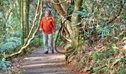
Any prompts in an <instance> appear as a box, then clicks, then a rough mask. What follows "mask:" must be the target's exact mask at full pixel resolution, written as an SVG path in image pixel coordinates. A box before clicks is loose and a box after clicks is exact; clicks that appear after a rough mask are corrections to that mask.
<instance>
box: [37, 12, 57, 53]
mask: <svg viewBox="0 0 126 74" xmlns="http://www.w3.org/2000/svg"><path fill="white" fill-rule="evenodd" d="M39 30H40V31H42V33H43V42H44V53H45V54H48V51H49V49H50V50H51V51H52V53H54V49H53V36H52V35H53V34H54V33H55V32H56V24H55V20H54V18H53V17H52V16H51V11H50V10H45V16H44V17H43V18H42V20H41V23H40V28H39Z"/></svg>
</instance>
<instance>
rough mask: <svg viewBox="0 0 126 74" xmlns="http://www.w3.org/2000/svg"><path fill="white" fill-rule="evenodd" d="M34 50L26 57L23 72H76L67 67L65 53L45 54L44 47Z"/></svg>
mask: <svg viewBox="0 0 126 74" xmlns="http://www.w3.org/2000/svg"><path fill="white" fill-rule="evenodd" d="M34 50H35V52H33V53H32V54H31V55H29V56H28V57H26V58H25V61H24V62H23V65H22V69H23V73H22V74H74V73H72V71H70V70H69V71H68V70H66V69H65V61H64V59H65V56H64V55H63V54H58V53H55V54H51V53H49V54H44V52H43V48H42V47H39V48H37V49H34Z"/></svg>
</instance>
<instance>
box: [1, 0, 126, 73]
mask: <svg viewBox="0 0 126 74" xmlns="http://www.w3.org/2000/svg"><path fill="white" fill-rule="evenodd" d="M46 8H49V9H51V11H52V16H53V17H54V18H55V20H56V24H57V32H56V34H55V35H54V39H55V44H56V45H57V46H58V45H60V46H63V47H64V48H65V52H60V51H58V49H56V50H57V52H59V53H64V54H65V55H66V60H67V62H68V64H69V63H71V62H73V61H74V62H75V61H76V64H75V65H76V66H77V67H78V68H77V70H79V71H80V72H88V73H91V74H92V73H93V74H100V73H104V74H124V73H126V0H0V72H1V73H2V72H6V71H7V70H8V69H9V66H10V65H11V62H10V61H9V59H10V58H15V57H17V56H18V55H23V54H25V53H26V52H28V51H30V49H31V47H35V46H42V44H43V40H42V38H41V32H40V31H38V28H39V23H40V20H41V18H42V16H43V14H44V12H43V11H44V10H45V9H46ZM69 50H72V51H69Z"/></svg>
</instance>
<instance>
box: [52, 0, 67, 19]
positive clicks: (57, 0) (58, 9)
mask: <svg viewBox="0 0 126 74" xmlns="http://www.w3.org/2000/svg"><path fill="white" fill-rule="evenodd" d="M53 1H54V2H55V3H59V0H53ZM55 6H56V10H57V12H58V13H59V14H61V15H62V16H63V17H65V16H66V12H65V11H64V10H63V8H62V7H61V5H60V4H56V5H55Z"/></svg>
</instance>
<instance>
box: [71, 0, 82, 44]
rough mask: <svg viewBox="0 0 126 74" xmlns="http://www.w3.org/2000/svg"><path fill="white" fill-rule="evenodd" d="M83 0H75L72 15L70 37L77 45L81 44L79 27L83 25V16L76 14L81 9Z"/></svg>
mask: <svg viewBox="0 0 126 74" xmlns="http://www.w3.org/2000/svg"><path fill="white" fill-rule="evenodd" d="M82 2H83V0H75V7H74V11H73V14H72V17H71V23H70V24H71V31H70V37H71V39H72V41H73V44H75V45H77V46H78V44H79V29H80V27H81V24H79V23H80V22H81V18H80V17H79V16H78V15H76V14H75V12H77V11H80V10H81V6H82Z"/></svg>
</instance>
